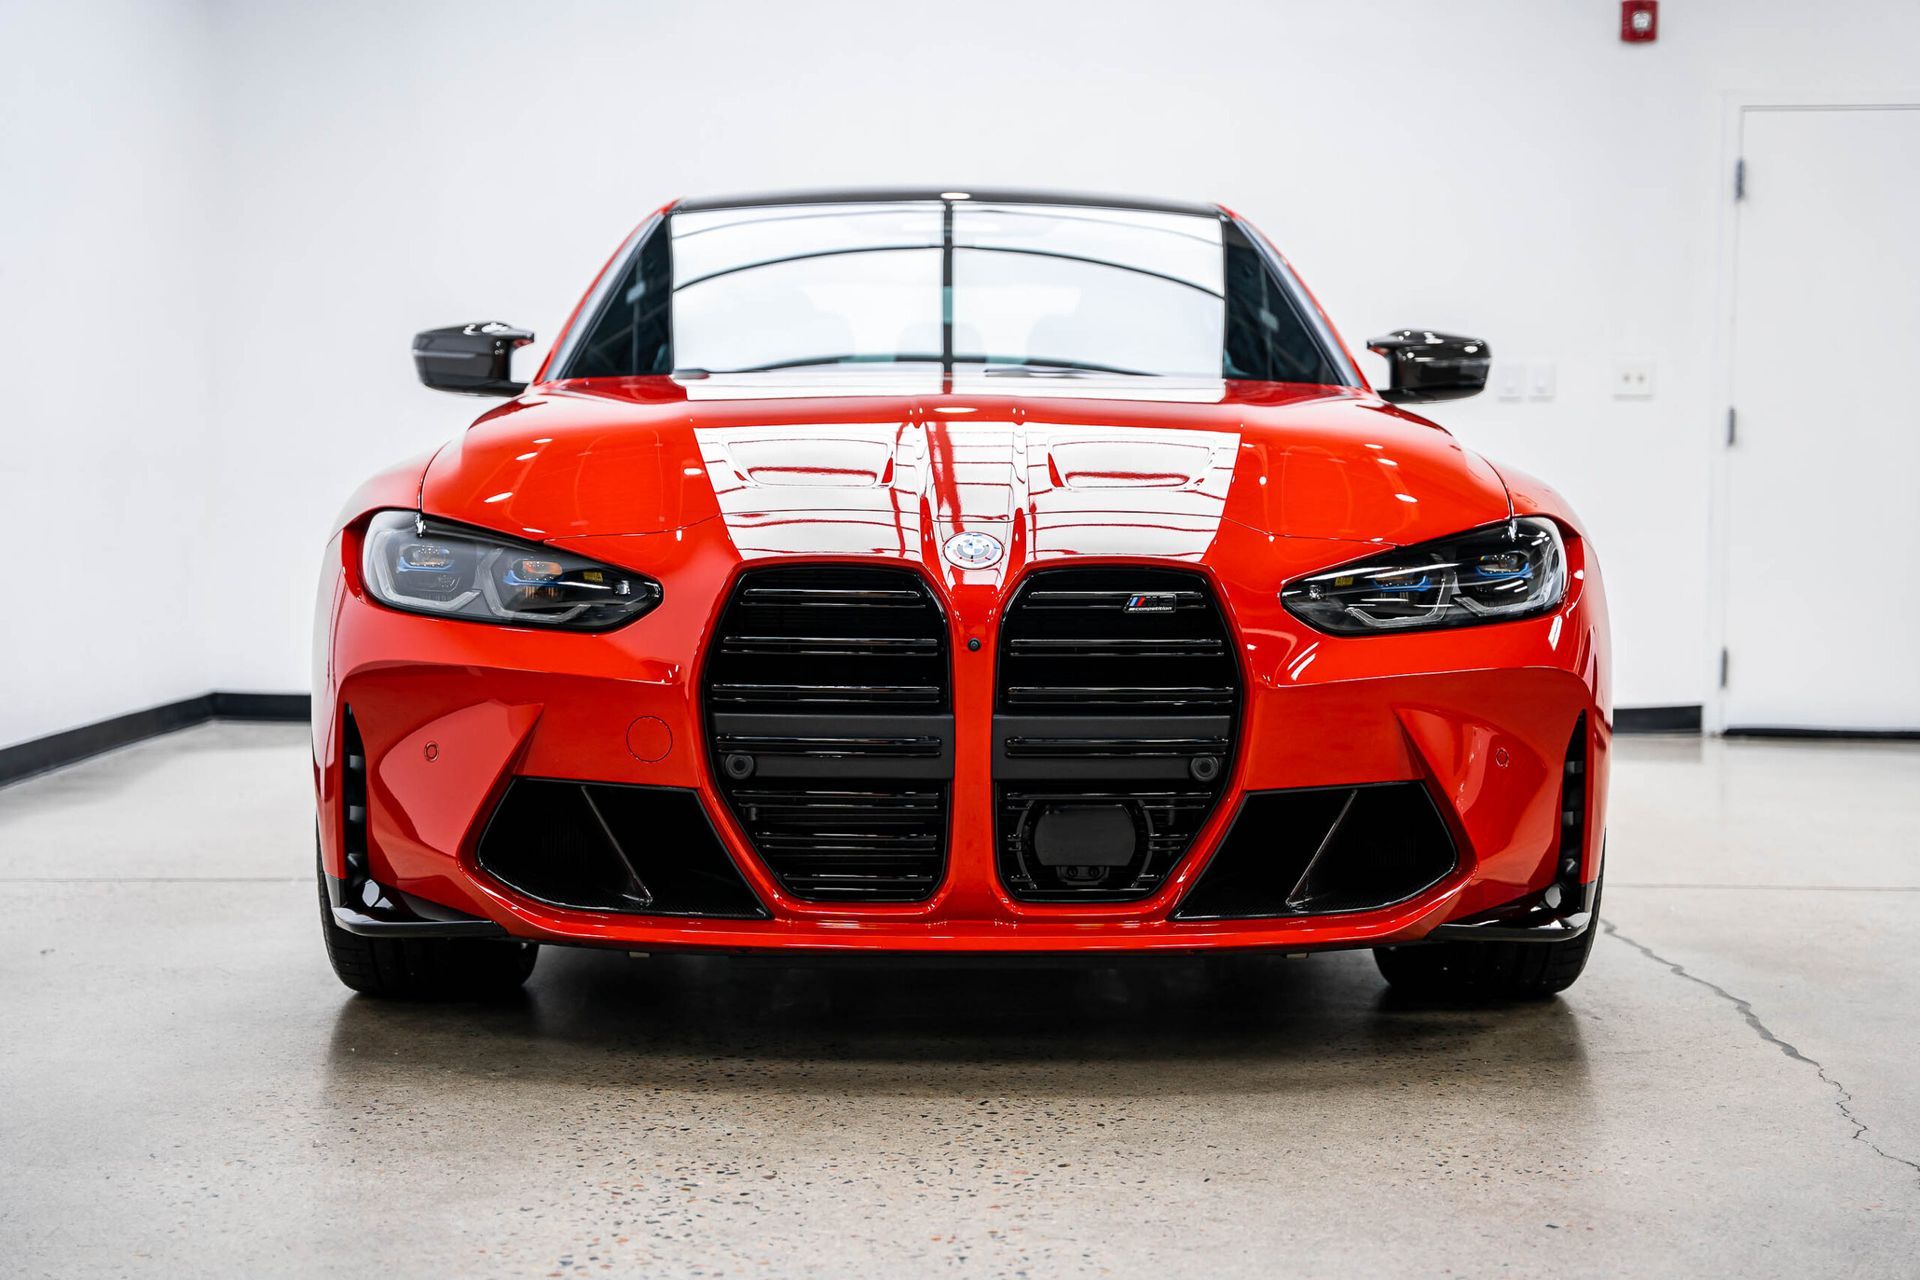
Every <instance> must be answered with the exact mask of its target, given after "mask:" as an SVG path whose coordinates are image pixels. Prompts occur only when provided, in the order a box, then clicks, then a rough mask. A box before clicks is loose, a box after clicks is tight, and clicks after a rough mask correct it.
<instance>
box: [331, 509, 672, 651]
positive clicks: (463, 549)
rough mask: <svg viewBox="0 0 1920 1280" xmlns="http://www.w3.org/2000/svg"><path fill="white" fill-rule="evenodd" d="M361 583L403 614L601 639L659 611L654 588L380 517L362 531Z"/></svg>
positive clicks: (593, 565) (520, 546) (572, 562)
mask: <svg viewBox="0 0 1920 1280" xmlns="http://www.w3.org/2000/svg"><path fill="white" fill-rule="evenodd" d="M361 569H362V577H363V578H364V579H365V580H366V584H367V590H368V591H370V592H372V593H373V597H374V599H376V600H378V601H380V603H382V604H385V605H390V606H392V607H393V608H395V609H404V610H406V611H407V612H409V613H431V614H438V615H440V616H442V617H449V618H470V619H472V620H474V621H476V622H503V623H508V624H511V625H516V626H528V627H554V628H558V629H560V630H563V631H606V630H609V629H611V628H613V627H617V626H619V625H621V624H622V623H625V622H631V621H633V619H635V618H637V617H639V616H640V615H641V614H643V613H646V612H647V611H648V610H650V609H652V608H653V607H654V606H655V605H657V604H659V603H660V595H661V591H660V584H659V583H657V582H655V581H654V580H653V579H652V578H649V577H646V576H645V575H643V574H638V573H630V572H628V571H627V570H625V569H615V568H613V567H612V566H610V565H604V564H601V563H599V562H598V561H594V560H588V559H585V558H584V557H581V556H576V555H573V554H571V553H570V552H566V551H556V550H554V549H553V548H552V547H543V546H540V545H538V544H537V543H530V542H516V541H514V540H512V539H511V538H504V537H501V536H500V535H499V534H494V533H487V532H485V531H484V530H480V529H467V528H463V527H461V526H459V525H450V524H441V523H439V522H437V521H433V520H423V519H421V518H420V517H418V516H416V515H415V514H414V513H413V512H411V511H383V512H381V513H380V514H379V515H376V516H375V517H374V518H373V521H372V523H370V524H369V525H368V526H367V538H366V544H365V547H364V549H363V551H362V555H361Z"/></svg>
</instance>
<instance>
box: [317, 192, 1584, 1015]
mask: <svg viewBox="0 0 1920 1280" xmlns="http://www.w3.org/2000/svg"><path fill="white" fill-rule="evenodd" d="M532 339H533V335H532V334H530V333H528V332H526V331H524V330H519V329H515V328H512V327H509V326H507V325H503V324H498V323H486V324H472V325H465V326H458V327H454V328H449V329H436V330H431V331H428V332H425V333H422V334H420V335H419V336H418V337H417V338H416V339H415V344H414V348H413V355H414V359H415V362H416V364H417V366H418V369H419V373H420V377H421V379H422V380H423V381H424V382H425V383H426V384H427V385H428V386H430V387H434V388H438V389H440V390H445V391H454V392H463V393H468V394H473V395H484V396H498V397H504V398H505V399H504V403H502V404H499V405H497V406H495V407H493V408H491V409H489V410H488V412H486V413H484V414H482V415H481V416H480V417H479V419H477V420H476V421H475V422H474V423H473V425H472V426H471V427H469V428H468V429H467V430H466V432H465V433H464V434H463V435H462V436H461V437H460V438H459V439H457V440H455V441H453V442H452V443H450V444H448V445H446V446H445V447H443V448H442V449H440V450H439V451H438V452H436V453H434V454H433V455H431V456H430V457H426V458H422V459H417V460H415V461H412V462H409V463H406V464H404V465H401V466H398V467H395V468H393V469H392V470H389V471H387V472H385V473H383V474H381V475H379V476H376V477H375V478H373V479H372V480H370V481H369V482H368V483H367V484H366V485H365V486H363V487H362V488H361V489H360V491H359V492H358V493H357V494H355V495H354V497H353V498H352V499H351V500H350V501H349V502H348V504H347V506H346V509H345V510H344V511H343V512H342V513H341V516H340V518H339V520H338V522H337V528H336V531H335V533H334V534H333V537H332V540H331V542H330V543H329V545H328V549H327V552H326V557H325V563H324V572H323V575H322V581H321V584H320V592H319V603H318V617H317V620H316V632H317V635H316V646H315V671H314V692H315V699H314V725H313V749H314V782H315V788H316V793H317V800H318V806H319V824H318V825H319V854H318V861H319V889H320V915H321V922H322V928H323V931H324V934H325V938H326V945H327V951H328V954H329V956H330V957H331V959H332V962H333V966H334V969H335V971H336V972H337V973H338V974H339V976H340V978H341V979H342V981H344V982H345V983H346V984H347V985H348V986H349V987H352V988H354V989H356V990H359V991H364V992H370V993H375V994H385V995H471V994H475V993H479V992H485V991H487V990H489V989H498V988H501V987H507V986H512V985H514V984H517V983H519V982H521V981H523V980H524V979H525V978H526V977H527V975H528V973H529V972H530V971H531V970H532V968H533V965H534V961H535V959H536V956H537V954H538V950H539V947H540V946H541V945H542V944H557V943H564V944H573V945H587V946H601V947H612V948H619V949H625V950H632V951H647V952H653V951H668V950H701V951H708V952H735V953H739V952H761V953H766V952H774V951H784V952H787V953H810V954H817V953H829V952H831V953H842V954H844V953H864V954H868V955H872V956H875V957H885V956H889V955H899V954H901V953H939V952H945V953H971V954H980V953H999V954H1015V955H1027V956H1033V955H1036V954H1054V955H1058V954H1060V953H1083V954H1089V955H1093V956H1096V957H1098V956H1111V955H1113V954H1114V953H1148V952H1152V953H1189V954H1192V953H1205V952H1224V951H1251V950H1266V951H1310V950H1325V949H1333V948H1370V949H1372V950H1373V952H1374V954H1375V956H1376V958H1377V959H1378V962H1379V966H1380V969H1381V971H1382V973H1383V974H1384V975H1385V977H1386V978H1387V980H1388V981H1389V982H1391V983H1393V984H1395V985H1396V986H1402V987H1406V988H1410V989H1417V990H1423V991H1427V992H1432V993H1439V994H1446V995H1456V994H1457V995H1479V996H1492V997H1522V996H1539V995H1545V994H1549V993H1552V992H1556V991H1559V990H1562V989H1563V988H1565V987H1566V986H1567V985H1568V984H1570V983H1571V982H1573V980H1574V979H1575V978H1576V977H1577V976H1578V975H1579V973H1580V970H1581V968H1582V967H1583V965H1584V964H1585V962H1586V958H1587V953H1588V949H1589V947H1590V946H1591V943H1592V933H1591V925H1592V922H1593V920H1594V918H1595V915H1594V913H1595V909H1596V906H1597V903H1598V900H1599V896H1600V871H1601V856H1602V849H1603V845H1604V833H1605V817H1606V791H1607V761H1608V749H1609V741H1610V736H1611V725H1610V718H1611V709H1610V699H1609V694H1608V678H1609V675H1610V669H1609V663H1610V659H1609V654H1608V640H1607V616H1606V603H1605V598H1604V595H1603V593H1602V589H1601V582H1600V572H1599V566H1598V563H1597V561H1596V559H1595V556H1594V552H1593V549H1592V546H1591V544H1590V543H1589V542H1588V540H1587V538H1586V535H1585V531H1584V529H1583V528H1582V525H1581V523H1580V520H1579V517H1578V516H1576V515H1575V514H1574V513H1573V511H1572V510H1571V509H1569V507H1568V506H1567V504H1566V503H1565V502H1564V501H1562V500H1561V498H1560V497H1559V496H1558V495H1557V494H1555V493H1554V491H1553V490H1552V489H1549V488H1548V487H1547V486H1545V485H1544V484H1542V483H1540V482H1539V481H1537V480H1535V479H1533V478H1532V477H1530V476H1526V475H1523V474H1521V473H1519V472H1516V471H1513V470H1510V469H1508V468H1504V467H1499V466H1496V465H1495V464H1493V463H1491V462H1489V461H1487V460H1486V459H1484V458H1481V457H1479V456H1478V455H1476V454H1475V453H1473V452H1471V451H1470V450H1467V449H1465V448H1463V447H1461V445H1460V444H1459V442H1458V441H1456V440H1455V439H1454V438H1453V437H1452V436H1451V435H1449V434H1448V433H1447V432H1446V431H1445V430H1443V429H1442V428H1440V427H1438V426H1436V425H1434V424H1433V423H1431V422H1429V421H1427V420H1426V419H1424V418H1421V417H1418V416H1415V415H1414V414H1413V413H1411V412H1408V411H1407V410H1406V409H1404V408H1402V407H1401V406H1402V405H1405V404H1408V403H1413V402H1420V401H1435V400H1446V399H1452V398H1456V397H1460V396H1467V395H1472V394H1473V393H1474V392H1476V391H1478V390H1480V389H1481V387H1482V386H1483V385H1484V383H1485V380H1486V376H1487V366H1488V349H1487V345H1486V344H1485V343H1484V342H1481V341H1478V340H1476V339H1471V338H1461V337H1456V336H1452V335H1447V334H1439V333H1432V332H1428V331H1425V330H1418V329H1415V330H1402V331H1398V332H1395V333H1393V334H1390V335H1388V336H1386V337H1384V338H1380V339H1376V340H1375V341H1374V342H1373V343H1372V344H1370V345H1371V346H1372V349H1373V350H1375V351H1377V352H1379V353H1381V354H1382V355H1384V356H1385V357H1386V358H1387V361H1388V364H1389V367H1390V369H1391V380H1390V385H1389V386H1388V387H1386V388H1385V389H1375V388H1374V387H1372V386H1370V385H1369V384H1368V382H1367V380H1366V379H1365V378H1364V377H1363V376H1362V375H1361V373H1360V371H1359V369H1358V368H1357V367H1356V366H1355V362H1354V360H1353V358H1352V356H1351V355H1350V353H1349V351H1348V350H1347V348H1346V347H1345V346H1344V345H1343V344H1342V342H1341V339H1340V338H1339V337H1338V336H1337V335H1336V334H1335V332H1334V330H1333V327H1332V325H1331V324H1330V323H1329V322H1328V320H1327V318H1326V316H1325V315H1324V314H1323V313H1322V312H1321V310H1320V308H1319V306H1318V305H1317V304H1316V303H1315V301H1314V300H1313V298H1312V296H1311V295H1310V294H1309V293H1308V292H1307V290H1306V289H1305V287H1304V286H1303V285H1302V284H1301V283H1300V281H1299V280H1298V279H1297V278H1296V277H1295V275H1294V273H1293V271H1292V269H1291V268H1290V267H1289V265H1288V263H1287V262H1286V260H1285V259H1284V258H1282V257H1281V256H1280V255H1279V254H1278V253H1277V252H1275V250H1274V249H1273V248H1272V247H1271V246H1270V245H1269V244H1268V243H1267V241H1266V240H1265V239H1264V238H1263V237H1262V236H1261V235H1260V233H1259V232H1257V231H1255V230H1254V229H1253V228H1252V227H1250V226H1249V225H1247V224H1246V223H1245V222H1244V221H1242V220H1241V219H1240V218H1238V217H1237V216H1235V215H1234V214H1233V213H1231V212H1229V211H1227V210H1224V209H1221V208H1219V207H1217V206H1212V205H1196V204H1181V203H1172V202H1158V201H1143V200H1125V199H1107V198H1100V197H1092V196H1077V195H1062V194H1046V193H1035V192H1022V191H971V192H961V191H918V190H848V191H830V192H811V193H800V194H786V195H777V196H754V197H744V198H737V199H708V200H689V201H683V202H679V203H676V204H673V205H670V206H668V207H667V208H665V209H663V210H661V211H660V212H659V213H657V214H655V215H653V216H652V217H651V218H649V219H648V220H647V221H646V222H645V223H644V224H643V225H641V226H640V227H639V228H638V229H637V230H636V231H634V232H633V234H632V235H631V236H630V237H629V238H628V240H627V241H626V243H625V244H624V245H623V246H622V247H621V248H620V249H619V250H618V251H617V252H616V253H615V255H614V257H613V258H612V260H611V261H610V262H609V263H608V265H607V266H606V267H605V269H604V270H603V271H602V273H601V275H600V277H599V279H598V280H597V281H596V282H595V283H594V285H593V286H592V288H591V289H590V290H589V291H588V293H587V295H586V297H585V298H584V299H583V300H582V302H581V303H580V305H579V306H578V307H577V308H576V310H575V312H574V314H573V316H572V318H571V319H570V320H569V321H568V323H567V325H566V328H565V330H564V331H563V332H562V333H561V334H560V336H559V339H558V341H557V343H556V344H555V346H554V348H553V350H552V352H551V354H550V355H549V356H548V357H547V359H546V362H545V364H544V365H543V366H542V367H541V369H540V370H539V372H538V373H537V374H536V376H535V377H534V380H533V381H532V382H531V383H519V382H515V381H513V380H512V370H511V357H512V354H513V351H514V349H515V348H516V347H519V346H522V345H525V344H527V343H529V342H531V341H532Z"/></svg>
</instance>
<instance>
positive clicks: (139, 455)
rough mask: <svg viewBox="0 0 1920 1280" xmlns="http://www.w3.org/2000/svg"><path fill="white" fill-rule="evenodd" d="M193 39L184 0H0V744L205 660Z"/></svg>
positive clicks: (156, 685)
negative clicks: (63, 0)
mask: <svg viewBox="0 0 1920 1280" xmlns="http://www.w3.org/2000/svg"><path fill="white" fill-rule="evenodd" d="M212 52H213V46H212V43H211V33H210V29H209V26H208V23H207V20H206V14H205V12H204V11H203V10H202V8H201V7H200V6H199V5H197V4H185V3H181V4H161V3H152V2H149V3H141V2H140V0H124V2H117V3H116V2H109V0H88V2H87V3H75V4H65V5H62V4H51V3H39V4H31V3H21V2H19V0H0V324H3V325H4V326H5V327H4V331H3V332H0V368H4V370H5V371H6V380H7V394H6V396H5V398H4V400H3V401H0V566H4V567H0V578H4V580H5V582H6V583H7V587H6V589H5V590H4V592H0V601H3V602H4V605H3V606H0V607H3V608H4V616H0V746H5V745H7V744H9V743H13V742H18V741H22V740H24V739H28V738H34V737H39V736H41V735H43V734H47V733H52V732H55V731H57V730H61V729H68V728H72V727H74V726H76V725H80V724H85V723H89V722H91V721H94V720H100V719H104V718H106V717H108V716H113V715H118V714H120V713H122V712H126V711H132V710H138V709H140V708H143V707H148V706H152V705H154V704H156V703H160V702H167V701H171V700H173V699H176V698H183V697H191V696H193V695H195V694H199V693H204V692H206V691H207V689H208V688H210V687H211V684H212V681H213V680H214V679H215V678H216V676H217V674H218V673H217V672H215V671H214V670H213V669H212V667H211V666H210V665H209V663H208V662H207V660H206V656H205V654H204V652H203V648H202V637H203V635H204V631H203V628H202V623H203V622H204V621H205V619H204V618H203V617H201V616H200V615H199V613H198V612H197V609H196V599H197V597H198V595H199V593H198V590H197V586H196V580H197V578H198V577H199V574H200V573H201V570H202V566H201V564H200V563H199V560H198V557H197V553H198V552H199V550H200V547H201V545H202V538H201V536H200V534H201V526H202V523H203V510H204V508H203V503H205V502H207V501H208V495H207V491H206V487H205V483H204V478H205V475H206V470H207V461H208V455H209V451H210V450H211V448H212V446H213V440H214V433H213V426H212V419H211V415H210V412H209V404H208V397H207V393H206V385H207V376H206V375H207V370H208V365H207V361H206V350H207V340H208V335H209V332H210V324H209V312H208V297H207V290H206V281H207V279H208V276H209V274H210V272H211V268H212V262H211V258H210V256H209V249H210V247H211V242H210V240H209V238H208V236H207V216H208V212H209V210H211V209H213V208H215V207H217V206H218V205H219V204H220V203H221V202H222V200H223V199H224V195H223V192H222V191H221V190H220V189H219V188H217V186H216V184H215V182H214V180H213V175H214V168H213V164H212V153H211V147H210V140H211V138H212V136H213V135H212V129H211V124H212V117H211V115H210V112H209V98H208V90H207V86H208V85H209V84H210V83H211V81H212V78H213V68H212V65H211V58H212ZM299 536H300V533H299V531H298V530H297V529H289V530H287V531H285V533H284V535H282V536H278V537H276V539H275V543H276V545H282V544H286V543H291V542H295V541H297V540H298V538H299ZM274 642H276V643H280V642H282V641H281V637H280V636H279V635H278V634H277V633H275V635H274ZM297 656H298V654H297V649H290V650H289V652H288V653H287V654H286V655H285V657H286V658H287V659H288V663H287V665H286V671H285V674H283V675H282V676H280V677H279V680H280V683H281V684H283V685H285V686H286V687H288V688H293V687H297V686H298V684H299V683H300V676H299V670H300V669H299V667H298V665H297V664H296V663H295V662H294V661H293V660H294V659H295V658H297Z"/></svg>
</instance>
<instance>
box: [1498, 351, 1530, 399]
mask: <svg viewBox="0 0 1920 1280" xmlns="http://www.w3.org/2000/svg"><path fill="white" fill-rule="evenodd" d="M1493 393H1494V395H1496V396H1498V397H1499V398H1500V399H1502V400H1524V399H1526V398H1527V366H1525V365H1524V364H1520V363H1518V362H1517V361H1513V360H1498V361H1495V362H1494V366H1493Z"/></svg>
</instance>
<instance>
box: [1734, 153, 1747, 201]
mask: <svg viewBox="0 0 1920 1280" xmlns="http://www.w3.org/2000/svg"><path fill="white" fill-rule="evenodd" d="M1733 198H1734V199H1735V200H1745V199H1746V198H1747V158H1746V157H1745V156H1742V157H1740V158H1739V159H1738V160H1735V161H1734V162H1733Z"/></svg>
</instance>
